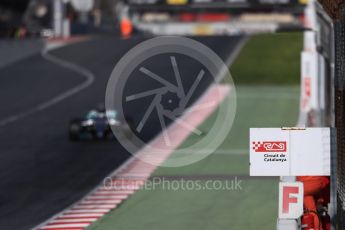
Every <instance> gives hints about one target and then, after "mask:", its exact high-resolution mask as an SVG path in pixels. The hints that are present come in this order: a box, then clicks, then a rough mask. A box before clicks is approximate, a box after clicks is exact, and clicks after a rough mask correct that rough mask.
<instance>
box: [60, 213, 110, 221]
mask: <svg viewBox="0 0 345 230" xmlns="http://www.w3.org/2000/svg"><path fill="white" fill-rule="evenodd" d="M101 216H103V214H99V213H90V214H63V215H61V216H59V217H58V218H57V219H59V220H61V219H70V218H81V217H85V218H92V217H101Z"/></svg>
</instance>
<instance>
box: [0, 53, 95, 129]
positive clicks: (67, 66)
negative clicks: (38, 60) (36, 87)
mask: <svg viewBox="0 0 345 230" xmlns="http://www.w3.org/2000/svg"><path fill="white" fill-rule="evenodd" d="M41 55H42V57H43V58H44V59H46V60H48V61H50V62H52V63H54V64H56V65H59V66H61V67H62V68H65V69H69V70H71V71H73V72H75V73H77V74H79V75H81V76H83V77H84V78H85V81H84V82H83V83H81V84H79V85H77V86H75V87H73V88H71V89H69V90H67V91H65V92H63V93H61V94H59V95H57V96H55V97H53V98H52V99H49V100H48V101H46V102H43V103H42V104H39V105H37V106H35V107H33V108H31V109H29V110H27V111H23V112H20V113H17V114H15V115H12V116H10V117H8V118H5V119H3V120H0V127H2V126H5V125H7V124H10V123H13V122H15V121H17V120H19V119H22V118H24V117H27V116H30V115H32V114H34V113H36V112H39V111H42V110H45V109H47V108H49V107H51V106H53V105H55V104H58V103H60V102H61V101H63V100H65V99H67V98H69V97H71V96H73V95H75V94H76V93H79V92H80V91H82V90H84V89H86V88H87V87H89V86H90V85H92V83H93V82H94V80H95V77H94V74H93V73H92V72H91V71H89V70H87V69H85V68H83V67H81V66H78V65H76V64H73V63H71V62H68V61H65V60H62V59H60V58H58V57H55V56H53V55H51V54H49V53H48V50H47V49H46V48H45V49H43V51H42V52H41Z"/></svg>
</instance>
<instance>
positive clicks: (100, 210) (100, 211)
mask: <svg viewBox="0 0 345 230" xmlns="http://www.w3.org/2000/svg"><path fill="white" fill-rule="evenodd" d="M110 210H111V209H79V210H68V211H66V212H65V213H66V214H68V213H107V212H109V211H110Z"/></svg>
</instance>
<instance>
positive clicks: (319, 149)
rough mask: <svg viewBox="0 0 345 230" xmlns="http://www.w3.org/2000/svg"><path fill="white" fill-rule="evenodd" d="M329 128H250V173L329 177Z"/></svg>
mask: <svg viewBox="0 0 345 230" xmlns="http://www.w3.org/2000/svg"><path fill="white" fill-rule="evenodd" d="M331 134H332V132H331V129H330V128H302V129H301V128H252V129H250V143H249V145H250V175H251V176H301V175H303V176H322V175H324V176H329V175H330V156H331V143H334V142H333V140H334V138H333V137H332V135H331Z"/></svg>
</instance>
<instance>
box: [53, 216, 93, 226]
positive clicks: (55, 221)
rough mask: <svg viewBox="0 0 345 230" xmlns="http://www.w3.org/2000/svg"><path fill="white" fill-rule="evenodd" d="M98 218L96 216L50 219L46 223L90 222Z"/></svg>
mask: <svg viewBox="0 0 345 230" xmlns="http://www.w3.org/2000/svg"><path fill="white" fill-rule="evenodd" d="M96 220H98V219H97V218H83V219H65V220H52V221H50V222H49V223H48V224H50V225H51V224H64V223H91V222H94V221H96Z"/></svg>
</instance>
